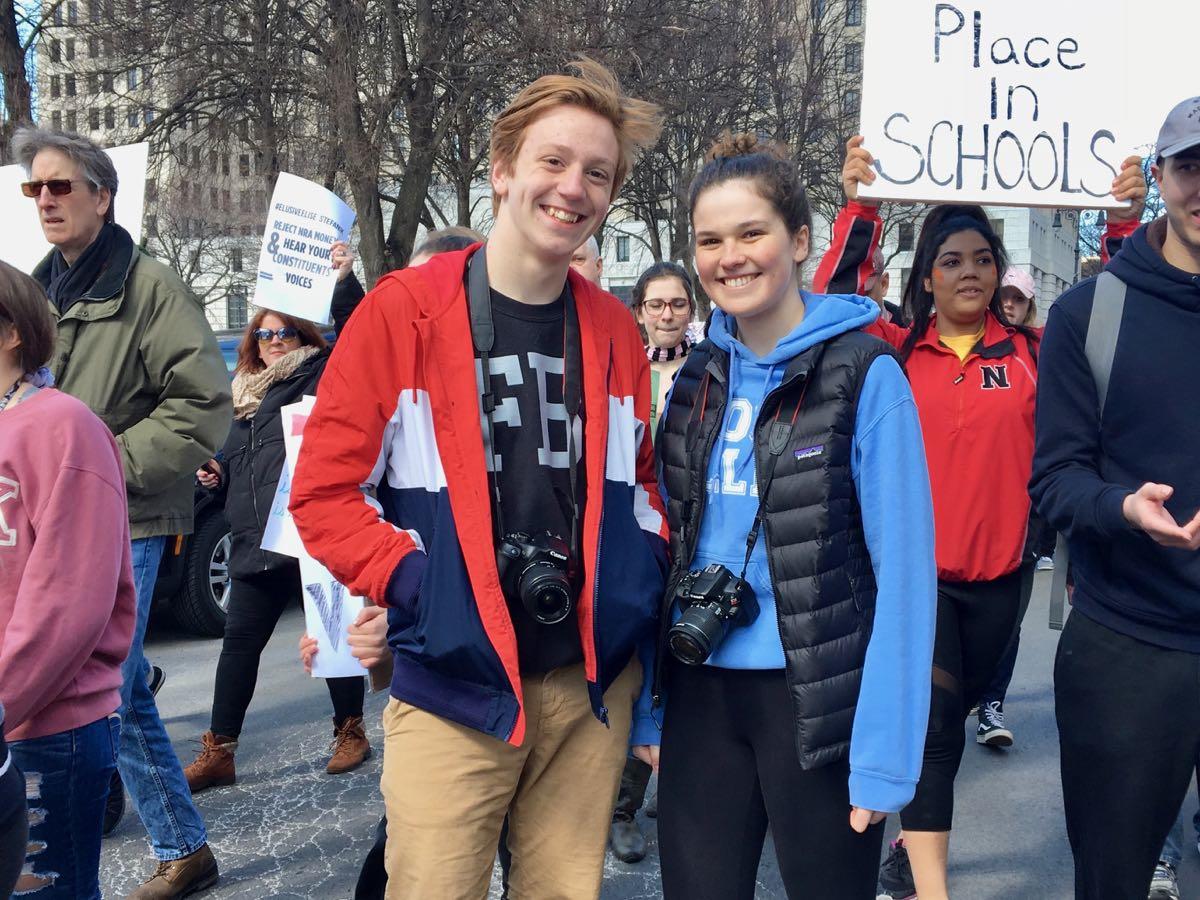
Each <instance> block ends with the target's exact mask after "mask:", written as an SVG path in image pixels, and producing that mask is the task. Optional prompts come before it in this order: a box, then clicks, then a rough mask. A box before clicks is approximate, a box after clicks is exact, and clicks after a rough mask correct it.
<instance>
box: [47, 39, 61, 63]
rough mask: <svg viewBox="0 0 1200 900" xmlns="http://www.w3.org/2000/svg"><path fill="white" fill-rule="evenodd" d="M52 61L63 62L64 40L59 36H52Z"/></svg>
mask: <svg viewBox="0 0 1200 900" xmlns="http://www.w3.org/2000/svg"><path fill="white" fill-rule="evenodd" d="M50 61H51V62H62V41H60V40H59V39H58V38H50Z"/></svg>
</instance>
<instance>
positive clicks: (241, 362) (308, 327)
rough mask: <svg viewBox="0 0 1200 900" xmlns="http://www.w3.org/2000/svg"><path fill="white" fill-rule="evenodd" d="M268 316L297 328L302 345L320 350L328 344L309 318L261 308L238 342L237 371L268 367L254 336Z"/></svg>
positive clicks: (256, 370)
mask: <svg viewBox="0 0 1200 900" xmlns="http://www.w3.org/2000/svg"><path fill="white" fill-rule="evenodd" d="M267 316H274V317H275V318H277V319H278V320H279V321H280V322H282V323H283V324H284V325H286V326H288V327H289V328H295V329H296V331H297V332H298V333H299V337H300V346H301V347H316V348H317V349H318V350H324V349H325V347H326V346H328V345H327V344H326V342H325V338H324V337H322V336H321V330H320V329H319V328H317V326H316V325H314V324H313V323H312V322H310V321H308V319H298V318H296V317H295V316H289V315H288V314H287V313H281V312H276V311H275V310H273V309H260V310H259V311H258V312H256V313H255V314H254V318H253V319H251V320H250V324H249V325H247V326H246V333H245V334H244V335H243V336H242V342H241V343H240V344H238V352H237V368H236V369H234V371H235V372H246V373H248V374H253V373H254V372H261V371H262V370H263V369H265V368H266V366H265V365H264V364H263V361H262V356H260V355H259V352H258V339H257V338H256V337H255V336H254V332H255V331H257V330H258V329H259V328H261V327H262V322H263V319H265V318H266V317H267Z"/></svg>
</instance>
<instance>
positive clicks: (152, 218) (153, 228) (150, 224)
mask: <svg viewBox="0 0 1200 900" xmlns="http://www.w3.org/2000/svg"><path fill="white" fill-rule="evenodd" d="M146 233H147V234H153V235H155V236H156V237H157V236H158V216H156V215H153V214H151V215H148V216H146Z"/></svg>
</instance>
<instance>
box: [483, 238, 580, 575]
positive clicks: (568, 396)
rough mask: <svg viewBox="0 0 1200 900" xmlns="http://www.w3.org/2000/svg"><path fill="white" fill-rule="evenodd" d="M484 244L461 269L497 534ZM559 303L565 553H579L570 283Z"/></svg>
mask: <svg viewBox="0 0 1200 900" xmlns="http://www.w3.org/2000/svg"><path fill="white" fill-rule="evenodd" d="M486 253H487V245H486V244H484V245H483V246H482V247H480V248H479V249H478V250H477V251H476V252H475V253H474V254H472V256H471V260H470V263H469V264H468V269H467V304H468V308H469V310H470V316H471V340H472V342H473V343H474V345H475V350H476V352H477V353H478V354H479V362H480V368H481V369H482V370H483V389H482V391H481V393H480V401H481V403H482V405H483V413H484V417H485V419H486V420H487V430H488V447H489V448H490V452H491V454H492V496H491V501H492V518H493V520H494V521H495V523H496V534H495V535H494V537H495V539H497V540H500V539H503V538H504V536H505V535H506V534H507V533H508V532H507V531H506V530H505V528H504V507H503V504H502V502H501V499H500V470H499V463H498V456H497V453H496V432H495V424H494V421H493V419H494V413H495V411H496V394H495V391H493V389H492V370H491V364H490V362H489V357H490V356H491V352H492V348H493V347H494V346H495V344H496V326H495V323H494V322H493V320H492V289H491V285H490V284H489V283H488V275H487V256H486ZM564 304H565V305H564V309H563V404H564V405H565V406H566V409H567V468H568V471H569V474H568V479H569V480H570V491H571V541H570V545H569V546H570V548H571V556H572V558H573V559H576V560H577V559H579V558H580V557H579V501H578V498H577V496H576V492H577V490H578V488H577V485H576V483H575V482H576V473H577V469H578V465H579V460H578V449H577V448H576V446H575V419H576V417H577V416H578V414H579V404H580V399H581V392H582V389H583V361H582V359H581V358H580V357H581V352H582V346H581V344H580V335H579V317H578V315H577V314H576V311H575V297H574V294H573V293H572V291H571V286H570V283H568V284H567V286H566V294H565V297H564Z"/></svg>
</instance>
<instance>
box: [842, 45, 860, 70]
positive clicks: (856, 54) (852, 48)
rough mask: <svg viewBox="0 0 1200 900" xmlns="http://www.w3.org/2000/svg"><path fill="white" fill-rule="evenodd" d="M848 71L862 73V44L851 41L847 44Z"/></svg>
mask: <svg viewBox="0 0 1200 900" xmlns="http://www.w3.org/2000/svg"><path fill="white" fill-rule="evenodd" d="M845 54H846V71H847V72H861V71H862V42H861V41H850V42H849V43H847V44H846V49H845Z"/></svg>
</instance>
